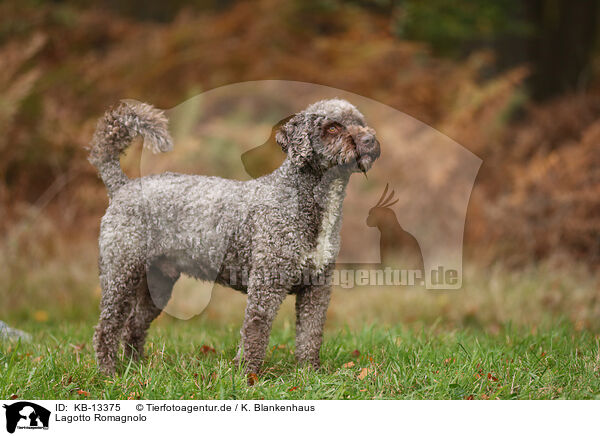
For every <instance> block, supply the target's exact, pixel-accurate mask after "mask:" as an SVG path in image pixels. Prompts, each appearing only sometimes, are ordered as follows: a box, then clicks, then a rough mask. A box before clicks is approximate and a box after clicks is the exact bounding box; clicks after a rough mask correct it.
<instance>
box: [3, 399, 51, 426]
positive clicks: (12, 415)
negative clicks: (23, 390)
mask: <svg viewBox="0 0 600 436" xmlns="http://www.w3.org/2000/svg"><path fill="white" fill-rule="evenodd" d="M3 407H4V408H5V409H6V431H8V432H9V433H14V432H15V430H16V429H17V428H19V429H29V430H35V429H43V430H47V429H48V424H49V422H50V411H49V410H48V409H45V408H44V407H42V406H38V405H37V404H35V403H30V402H29V401H18V402H16V403H12V404H10V405H6V404H5V405H4V406H3Z"/></svg>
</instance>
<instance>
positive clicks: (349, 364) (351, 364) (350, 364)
mask: <svg viewBox="0 0 600 436" xmlns="http://www.w3.org/2000/svg"><path fill="white" fill-rule="evenodd" d="M354 365H355V363H354V362H348V363H344V365H342V366H343V367H344V368H353V367H354Z"/></svg>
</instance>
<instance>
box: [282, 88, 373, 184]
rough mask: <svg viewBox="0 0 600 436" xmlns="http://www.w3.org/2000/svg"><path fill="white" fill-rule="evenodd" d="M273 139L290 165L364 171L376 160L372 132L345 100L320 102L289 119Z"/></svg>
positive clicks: (360, 115) (357, 112)
mask: <svg viewBox="0 0 600 436" xmlns="http://www.w3.org/2000/svg"><path fill="white" fill-rule="evenodd" d="M275 139H276V140H277V143H278V144H279V145H280V146H281V148H282V149H283V151H284V152H286V153H287V154H288V156H289V159H290V160H291V161H292V163H293V164H294V165H296V166H298V167H305V166H311V167H313V168H315V169H320V170H327V169H329V168H333V167H335V166H338V167H340V168H342V169H346V170H348V171H352V172H358V171H362V172H366V171H368V170H369V169H370V168H371V166H372V165H373V162H375V160H376V159H377V158H378V157H379V154H380V147H379V141H377V138H376V137H375V130H373V129H372V128H370V127H368V126H367V124H366V122H365V119H364V117H363V115H362V114H361V113H360V112H359V111H358V109H356V108H355V107H354V106H353V105H352V104H350V103H348V102H347V101H346V100H339V99H333V100H322V101H319V102H317V103H314V104H312V105H310V106H309V107H307V108H306V109H305V110H304V111H302V112H300V113H298V114H296V115H294V116H293V117H292V118H290V119H289V120H288V121H287V122H286V123H285V124H284V125H283V126H281V128H280V129H279V131H278V132H277V134H276V136H275Z"/></svg>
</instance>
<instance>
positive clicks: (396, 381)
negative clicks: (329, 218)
mask: <svg viewBox="0 0 600 436" xmlns="http://www.w3.org/2000/svg"><path fill="white" fill-rule="evenodd" d="M25 327H27V326H25ZM30 327H32V328H33V324H32V325H31V326H30ZM38 327H39V326H38ZM91 335H92V326H91V324H87V323H85V324H76V323H72V324H69V325H66V326H58V325H48V326H46V329H45V331H43V332H39V333H35V332H34V340H33V342H32V343H31V344H25V343H6V342H5V343H0V397H1V398H4V399H9V398H11V396H14V395H16V396H17V397H18V398H19V399H127V398H134V399H190V398H193V399H261V398H265V399H470V398H473V399H488V398H490V399H495V398H500V399H551V398H565V399H573V398H598V397H599V396H600V377H599V376H600V372H599V370H600V345H599V341H598V337H596V336H595V335H594V334H592V333H590V332H586V331H576V330H575V329H573V327H571V326H570V325H569V324H568V323H563V324H560V325H555V326H554V327H552V328H549V329H547V330H538V331H533V332H532V331H528V330H524V329H523V328H512V327H511V326H510V325H505V326H503V327H502V328H501V329H500V331H499V332H497V333H496V334H490V333H484V332H482V331H477V330H470V329H458V330H454V331H443V330H441V329H440V328H439V327H435V326H433V327H431V328H430V329H428V330H427V329H422V330H409V329H402V328H400V327H388V326H386V327H382V326H377V325H371V326H369V327H364V328H362V329H360V330H350V329H347V328H346V329H344V328H337V329H333V330H329V331H328V332H327V334H326V337H325V342H324V346H323V349H322V353H321V355H322V362H323V365H322V368H321V370H320V371H317V372H314V371H309V370H307V369H304V368H298V367H297V366H296V364H295V361H294V358H293V354H292V353H293V346H294V345H293V344H294V339H293V338H294V329H293V326H283V327H276V328H275V330H274V331H273V335H272V339H271V345H270V347H269V350H268V352H267V358H266V362H265V365H264V368H265V370H264V373H263V374H261V376H260V378H259V381H258V383H256V384H255V385H254V386H248V385H247V382H246V378H245V377H244V376H243V374H242V372H241V371H239V370H237V369H234V367H233V366H232V364H231V360H232V358H233V357H234V355H235V351H236V345H237V341H238V332H237V327H235V328H234V326H232V325H231V326H229V327H226V326H223V325H218V324H214V323H210V322H206V321H204V320H202V319H200V320H193V321H187V322H183V321H170V320H167V321H163V322H161V323H159V324H158V325H157V326H156V327H153V328H152V329H151V333H150V337H149V341H148V344H147V347H146V350H147V354H148V358H147V359H146V360H145V361H144V362H143V363H142V364H136V363H131V362H122V368H121V370H120V372H119V375H118V376H116V377H114V378H113V377H106V376H103V375H101V374H99V373H98V372H97V370H96V366H95V362H94V356H93V350H92V347H91V344H90V338H91ZM203 345H206V346H209V347H213V348H214V349H215V350H216V351H215V352H212V351H207V352H203V351H202V346H203ZM355 350H357V351H358V352H357V351H355ZM358 353H360V354H358ZM349 362H352V363H349ZM345 364H346V367H345V366H344V365H345ZM364 368H368V369H367V370H364ZM365 372H368V374H367V375H366V376H365V377H364V378H363V377H359V376H360V375H361V373H363V375H364V373H365Z"/></svg>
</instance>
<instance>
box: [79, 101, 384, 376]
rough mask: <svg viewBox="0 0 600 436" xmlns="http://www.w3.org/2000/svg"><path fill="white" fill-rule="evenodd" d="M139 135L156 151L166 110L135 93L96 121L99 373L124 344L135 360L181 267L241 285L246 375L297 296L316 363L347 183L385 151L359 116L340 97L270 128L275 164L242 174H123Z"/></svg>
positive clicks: (300, 336) (303, 348) (299, 342)
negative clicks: (104, 201)
mask: <svg viewBox="0 0 600 436" xmlns="http://www.w3.org/2000/svg"><path fill="white" fill-rule="evenodd" d="M138 135H141V136H142V137H143V138H144V145H145V146H146V147H148V148H150V149H152V150H153V151H156V152H165V151H168V150H170V149H171V148H172V140H171V137H170V136H169V133H168V125H167V119H166V117H165V115H164V113H163V112H161V111H160V110H157V109H155V108H153V107H152V106H150V105H147V104H143V103H137V102H135V103H134V102H131V101H125V102H122V103H121V104H120V106H118V107H117V108H115V109H113V110H110V111H108V112H107V113H106V114H105V115H104V117H103V118H102V119H100V121H99V122H98V125H97V128H96V131H95V133H94V136H93V139H92V143H91V147H90V156H89V160H90V162H91V163H92V164H93V165H94V166H95V167H96V168H97V170H98V173H99V175H100V177H101V179H102V181H103V182H104V184H105V185H106V188H107V190H108V195H109V197H110V203H109V206H108V208H107V210H106V213H105V215H104V217H103V218H102V222H101V228H100V237H99V251H100V253H99V269H100V284H101V288H102V299H101V307H100V309H101V313H100V319H99V322H98V325H97V326H96V329H95V333H94V348H95V351H96V358H97V362H98V365H99V368H100V370H101V371H103V372H104V373H107V374H112V373H114V372H115V371H116V359H117V352H118V349H119V344H120V342H121V341H122V342H123V344H124V346H125V352H126V357H128V358H141V357H142V355H143V348H144V341H145V338H146V333H147V330H148V328H149V326H150V324H151V323H152V321H153V320H154V319H155V318H156V317H157V316H158V315H159V314H160V313H161V311H162V309H163V308H164V307H165V306H166V304H167V302H168V301H169V298H170V296H171V292H172V289H173V285H174V284H175V282H176V281H177V279H178V277H179V275H180V274H186V275H188V276H191V277H195V278H197V279H201V280H214V281H215V282H217V283H220V284H223V285H225V286H229V287H231V288H234V289H236V290H239V291H242V292H244V293H246V294H247V296H248V301H247V307H246V311H245V318H244V322H243V326H242V328H241V341H240V346H239V349H238V354H237V357H236V362H237V363H238V364H243V365H244V368H245V371H246V373H248V374H250V373H258V372H259V370H260V368H261V365H262V362H263V359H264V356H265V352H266V348H267V345H268V341H269V336H270V331H271V325H272V322H273V319H274V318H275V315H276V313H277V311H278V308H279V306H280V305H281V303H282V301H283V300H284V299H285V297H286V296H287V295H288V294H295V297H296V357H297V360H298V362H299V364H301V365H308V366H311V367H312V368H318V367H319V365H320V358H319V351H320V348H321V344H322V341H323V327H324V324H325V317H326V312H327V307H328V305H329V300H330V294H331V286H330V282H331V281H330V278H331V275H332V271H333V268H334V265H335V261H336V258H337V255H338V252H339V248H340V228H341V222H342V203H343V200H344V196H345V191H346V186H347V184H348V181H349V178H350V176H351V174H353V173H358V172H364V173H365V174H366V172H367V171H368V170H369V169H370V168H371V167H372V165H373V163H374V162H375V161H376V159H377V158H378V157H379V155H380V144H379V142H378V140H377V138H376V136H375V131H374V129H372V128H371V127H369V126H368V125H367V123H366V121H365V118H364V116H363V115H362V114H361V113H360V112H359V111H358V109H357V108H356V107H354V106H353V105H352V104H350V103H349V102H347V101H345V100H341V99H331V100H322V101H319V102H316V103H314V104H312V105H310V106H308V107H307V108H306V109H305V110H303V111H301V112H299V113H296V114H294V115H293V116H292V117H291V118H290V119H289V120H287V121H286V122H285V124H283V125H281V127H280V128H279V129H278V130H277V133H276V135H275V139H276V142H277V144H279V146H280V147H281V149H282V150H283V151H284V152H285V154H286V158H285V160H284V162H283V163H282V164H281V166H280V167H279V168H277V169H276V170H274V171H273V172H272V173H270V174H267V175H265V176H263V177H259V178H257V179H254V180H249V181H236V180H228V179H222V178H218V177H205V176H199V175H183V174H176V173H164V174H159V175H151V176H146V177H141V178H137V179H129V178H128V177H127V176H126V175H125V173H124V172H123V170H122V169H121V167H120V163H119V156H120V154H121V153H123V152H124V151H125V150H126V149H127V147H128V146H129V145H130V143H131V141H132V140H133V139H134V138H135V137H136V136H138Z"/></svg>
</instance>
